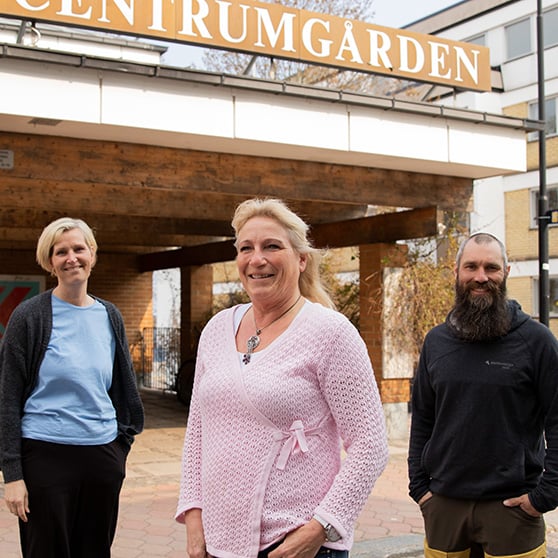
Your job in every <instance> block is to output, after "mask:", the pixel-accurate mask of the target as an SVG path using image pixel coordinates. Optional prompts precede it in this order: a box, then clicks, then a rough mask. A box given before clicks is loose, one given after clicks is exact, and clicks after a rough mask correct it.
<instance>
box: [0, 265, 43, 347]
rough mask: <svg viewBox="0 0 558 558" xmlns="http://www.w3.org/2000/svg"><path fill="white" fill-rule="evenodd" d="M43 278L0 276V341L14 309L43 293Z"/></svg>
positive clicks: (34, 276) (37, 276)
mask: <svg viewBox="0 0 558 558" xmlns="http://www.w3.org/2000/svg"><path fill="white" fill-rule="evenodd" d="M44 288H45V278H44V277H43V276H41V275H31V276H18V275H0V339H2V337H3V335H4V331H5V330H6V325H7V324H8V320H9V318H10V315H11V313H12V312H13V310H14V308H15V307H16V306H17V305H18V304H20V303H21V302H23V301H24V300H26V299H27V298H31V297H32V296H35V295H37V294H39V293H40V292H42V291H44Z"/></svg>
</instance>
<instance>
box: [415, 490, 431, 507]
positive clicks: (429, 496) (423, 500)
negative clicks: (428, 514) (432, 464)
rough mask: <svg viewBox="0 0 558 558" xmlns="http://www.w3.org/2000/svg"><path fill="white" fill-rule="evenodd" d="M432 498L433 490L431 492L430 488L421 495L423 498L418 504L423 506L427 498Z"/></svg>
mask: <svg viewBox="0 0 558 558" xmlns="http://www.w3.org/2000/svg"><path fill="white" fill-rule="evenodd" d="M430 498H432V492H430V490H429V491H428V492H427V493H426V494H425V495H424V496H422V497H421V499H420V500H419V501H418V502H417V504H418V505H419V506H422V504H424V502H426V501H427V500H430Z"/></svg>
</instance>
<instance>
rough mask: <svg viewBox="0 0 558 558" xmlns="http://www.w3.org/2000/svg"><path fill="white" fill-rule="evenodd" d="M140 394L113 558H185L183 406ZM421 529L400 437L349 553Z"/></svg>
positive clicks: (2, 530) (1, 546)
mask: <svg viewBox="0 0 558 558" xmlns="http://www.w3.org/2000/svg"><path fill="white" fill-rule="evenodd" d="M142 397H143V400H144V403H145V407H146V429H145V431H144V432H143V433H142V434H141V435H140V436H138V438H137V441H136V443H135V444H134V446H133V448H132V451H131V452H130V457H129V459H128V474H127V478H126V481H125V484H124V487H123V489H122V494H121V499H120V515H119V522H118V529H117V533H116V538H115V542H114V544H113V552H112V557H113V558H140V557H141V558H159V557H164V558H185V556H186V552H185V529H184V526H183V525H179V524H177V523H176V522H175V521H174V519H173V516H174V511H175V506H176V497H177V493H178V479H179V474H180V454H181V449H182V441H183V437H184V427H185V421H186V413H185V410H184V407H183V406H182V405H181V404H180V403H179V402H178V401H177V399H176V397H175V396H174V395H172V394H163V393H159V392H154V391H148V390H145V391H143V392H142ZM0 498H2V501H1V502H0V557H1V558H21V553H20V551H19V543H18V533H17V523H16V520H15V519H14V517H13V516H12V515H10V514H9V513H8V512H7V510H6V506H5V504H4V502H3V485H0ZM239 520H240V518H239ZM546 521H547V525H548V546H549V552H548V558H558V512H556V511H555V512H551V513H549V514H547V515H546ZM423 533H424V531H423V526H422V517H421V515H420V512H419V510H418V507H417V506H416V504H415V503H414V502H412V501H411V500H410V498H409V497H408V495H407V465H406V441H405V440H401V441H396V442H393V443H392V444H391V445H390V461H389V464H388V467H387V469H386V471H385V472H384V474H383V475H382V476H381V478H380V479H379V481H378V482H377V484H376V486H375V488H374V491H373V493H372V495H371V496H370V498H369V500H368V503H367V505H366V507H365V509H364V510H363V512H362V514H361V515H360V517H359V520H358V522H357V525H356V530H355V552H354V553H353V554H355V555H358V556H364V555H367V556H368V557H369V558H376V557H378V558H384V557H386V556H388V555H390V556H393V557H394V558H396V557H397V556H400V557H401V558H403V556H405V557H407V558H418V557H419V556H422V553H421V552H419V551H418V548H419V546H418V545H419V543H420V541H421V540H422V534H423ZM390 542H391V546H390V548H391V549H392V550H391V551H390V553H389V554H386V553H385V550H384V551H381V553H377V554H375V553H374V548H380V544H381V543H390ZM394 546H395V548H394ZM409 546H411V547H412V548H414V549H415V551H416V552H415V553H414V554H413V553H409V551H408V548H409ZM382 548H384V546H382ZM398 550H400V551H401V552H400V553H399V554H398Z"/></svg>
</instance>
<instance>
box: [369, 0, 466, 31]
mask: <svg viewBox="0 0 558 558" xmlns="http://www.w3.org/2000/svg"><path fill="white" fill-rule="evenodd" d="M459 1H460V0H372V11H373V12H374V14H375V15H374V19H373V20H372V23H375V24H376V25H384V26H386V27H403V26H404V25H407V24H409V23H413V22H414V21H417V20H418V19H422V18H423V17H426V16H428V15H431V14H433V13H435V12H438V11H440V10H443V9H444V8H447V7H449V6H453V5H454V4H458V3H459Z"/></svg>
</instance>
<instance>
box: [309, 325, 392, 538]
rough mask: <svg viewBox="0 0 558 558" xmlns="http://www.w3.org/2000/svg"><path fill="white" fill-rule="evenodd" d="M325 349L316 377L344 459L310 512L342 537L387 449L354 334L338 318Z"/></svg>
mask: <svg viewBox="0 0 558 558" xmlns="http://www.w3.org/2000/svg"><path fill="white" fill-rule="evenodd" d="M327 346H328V350H327V351H325V354H324V355H323V362H322V363H321V366H320V368H319V372H318V374H319V376H320V384H321V388H322V392H323V394H324V396H325V398H326V400H327V402H328V405H329V407H330V409H331V412H332V415H333V417H334V420H335V422H336V424H337V428H338V430H339V433H340V435H341V439H342V440H343V445H344V448H345V451H346V457H345V459H344V460H343V463H342V465H341V469H340V471H339V473H338V474H337V476H336V478H335V480H334V483H333V485H332V486H331V488H330V490H329V491H328V493H327V494H326V497H325V498H324V499H323V501H322V502H321V504H320V505H319V507H318V509H317V510H316V511H317V512H318V513H319V515H320V516H322V517H323V518H324V519H326V520H328V521H329V522H331V523H332V525H334V526H335V527H336V528H337V530H338V531H339V532H340V533H342V534H344V533H345V532H347V530H351V529H352V526H353V525H354V522H355V521H356V519H357V517H358V514H359V513H360V511H361V510H362V508H363V507H364V504H365V503H366V500H367V498H368V496H369V494H370V492H371V490H372V488H373V486H374V483H375V482H376V479H377V478H378V477H379V476H380V474H381V473H382V471H383V470H384V468H385V466H386V464H387V460H388V447H387V436H386V428H385V418H384V413H383V408H382V404H381V401H380V396H379V392H378V387H377V385H376V381H375V378H374V373H373V370H372V365H371V363H370V358H369V356H368V351H367V348H366V345H365V344H364V341H363V340H362V338H361V337H360V334H359V333H358V331H357V330H356V329H355V328H354V327H353V326H352V324H350V323H349V322H348V321H345V320H343V321H342V322H341V323H340V324H338V327H336V328H335V329H334V330H333V331H332V332H331V336H330V339H329V340H328V345H327Z"/></svg>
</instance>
